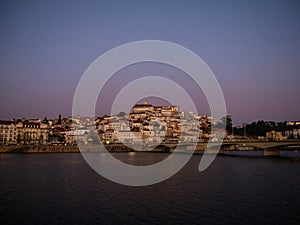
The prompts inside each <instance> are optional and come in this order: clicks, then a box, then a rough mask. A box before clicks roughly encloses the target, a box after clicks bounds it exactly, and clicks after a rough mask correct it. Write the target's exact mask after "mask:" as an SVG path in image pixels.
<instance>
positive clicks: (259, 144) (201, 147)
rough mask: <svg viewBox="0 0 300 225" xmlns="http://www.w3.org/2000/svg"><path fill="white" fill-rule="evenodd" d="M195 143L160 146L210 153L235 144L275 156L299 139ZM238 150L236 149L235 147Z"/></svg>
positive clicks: (298, 142) (265, 154) (162, 146)
mask: <svg viewBox="0 0 300 225" xmlns="http://www.w3.org/2000/svg"><path fill="white" fill-rule="evenodd" d="M195 144H196V143H179V144H176V143H162V144H161V145H160V147H161V148H166V149H169V150H170V152H172V151H174V149H175V148H179V149H182V151H187V152H188V151H192V150H194V149H195V152H204V151H206V152H207V153H212V154H217V153H218V154H223V153H224V152H225V151H226V150H228V149H230V148H231V150H233V149H232V147H235V146H243V147H253V148H254V149H255V150H260V151H263V155H264V156H276V155H280V150H283V148H286V147H292V146H299V148H300V140H288V141H251V140H249V141H224V142H209V143H207V142H198V143H197V144H196V147H195ZM218 149H219V150H218ZM235 150H238V149H235Z"/></svg>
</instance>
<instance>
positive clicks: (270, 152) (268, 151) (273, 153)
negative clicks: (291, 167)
mask: <svg viewBox="0 0 300 225" xmlns="http://www.w3.org/2000/svg"><path fill="white" fill-rule="evenodd" d="M263 156H280V150H277V149H264V150H263Z"/></svg>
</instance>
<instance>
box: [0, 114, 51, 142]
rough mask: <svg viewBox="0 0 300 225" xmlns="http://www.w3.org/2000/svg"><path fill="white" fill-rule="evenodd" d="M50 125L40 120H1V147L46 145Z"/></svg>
mask: <svg viewBox="0 0 300 225" xmlns="http://www.w3.org/2000/svg"><path fill="white" fill-rule="evenodd" d="M48 139H49V124H48V123H47V122H46V121H40V120H25V119H23V120H10V121H8V120H0V145H10V144H25V145H26V144H46V143H47V141H48Z"/></svg>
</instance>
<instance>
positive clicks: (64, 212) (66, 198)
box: [0, 153, 300, 225]
mask: <svg viewBox="0 0 300 225" xmlns="http://www.w3.org/2000/svg"><path fill="white" fill-rule="evenodd" d="M114 155H115V156H116V157H118V158H119V159H120V160H122V161H124V162H130V163H132V164H141V163H142V164H151V163H154V162H157V161H160V160H162V159H164V158H165V157H167V156H168V154H167V153H136V154H130V153H115V154H114ZM200 158H201V155H194V156H193V157H192V158H191V160H190V161H189V162H188V163H187V165H186V166H185V167H184V168H183V169H182V170H180V171H179V172H178V173H177V174H176V175H174V176H173V177H171V178H170V179H168V180H166V181H164V182H161V183H158V184H154V185H151V186H146V187H129V186H123V185H120V184H116V183H113V182H111V181H109V180H106V179H105V178H103V177H101V176H100V175H98V174H97V173H96V172H94V171H93V170H92V169H91V168H90V167H89V165H88V164H86V162H85V161H84V159H83V158H82V156H81V154H80V153H49V154H47V153H43V154H0V221H1V224H6V225H7V224H44V225H45V224H46V225H47V224H206V225H207V224H256V225H258V224H299V222H300V213H299V207H300V161H299V160H294V159H286V158H282V157H280V158H263V157H239V156H235V157H232V156H217V158H216V160H215V161H214V162H213V164H212V165H211V166H210V167H209V168H208V169H207V170H205V171H204V172H199V171H198V169H197V168H198V164H199V161H200Z"/></svg>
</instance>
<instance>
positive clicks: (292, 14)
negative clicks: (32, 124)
mask: <svg viewBox="0 0 300 225" xmlns="http://www.w3.org/2000/svg"><path fill="white" fill-rule="evenodd" d="M0 30H1V35H0V75H1V82H0V96H1V97H0V107H1V110H0V119H12V118H23V117H25V118H44V117H45V116H47V117H48V118H57V117H58V115H59V114H61V115H62V116H64V117H67V116H70V115H71V110H72V100H73V95H74V92H75V89H76V86H77V84H78V82H79V80H80V78H81V76H82V75H83V73H84V71H85V70H86V69H87V67H88V66H89V65H90V64H91V63H92V62H93V61H94V60H95V59H96V58H98V57H99V56H100V55H102V54H103V53H105V52H106V51H108V50H110V49H112V48H114V47H117V46H118V45H121V44H125V43H128V42H132V41H138V40H149V39H152V40H164V41H170V42H175V43H177V44H180V45H182V46H184V47H187V48H189V49H190V50H192V51H193V52H195V53H196V54H198V55H199V56H200V57H201V58H202V59H203V60H204V61H205V62H206V63H207V64H208V66H209V67H210V68H211V70H212V71H213V72H214V74H215V75H216V77H217V79H218V80H219V83H220V85H221V87H222V90H223V92H224V96H225V100H226V105H227V112H228V114H230V115H231V116H232V118H233V120H234V124H242V123H243V122H251V121H255V120H260V119H264V120H275V121H284V120H300V2H299V1H288V0H287V1H213V0H207V1H30V0H29V1H1V3H0ZM155 73H157V74H158V75H159V74H164V75H165V76H166V77H168V76H175V78H174V80H176V82H178V83H180V84H181V85H182V86H183V87H185V88H186V89H188V92H189V93H190V94H191V95H192V96H193V99H195V102H196V103H197V105H198V108H199V112H200V113H205V114H209V111H208V109H207V103H206V100H205V98H203V94H202V93H201V91H200V90H197V89H196V88H195V86H194V85H193V84H192V83H191V82H190V81H188V79H186V78H184V74H182V73H181V72H180V71H178V70H176V69H175V68H170V67H167V66H162V65H154V64H151V63H149V64H146V63H145V64H141V65H139V66H136V67H130V68H125V69H124V70H123V71H121V72H120V73H119V74H116V75H115V77H114V79H111V82H110V84H108V85H107V88H106V91H105V93H104V95H103V96H104V99H102V100H100V102H102V101H103V102H102V103H99V108H98V109H97V113H99V115H101V114H104V113H108V112H109V107H108V105H109V104H108V103H109V102H111V101H112V100H113V96H114V95H115V94H116V93H117V92H118V90H119V89H120V87H121V86H122V85H125V84H126V83H128V82H129V81H130V80H133V79H136V78H138V77H139V76H145V74H146V75H147V74H152V75H153V74H155ZM171 74H172V75H171Z"/></svg>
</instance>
